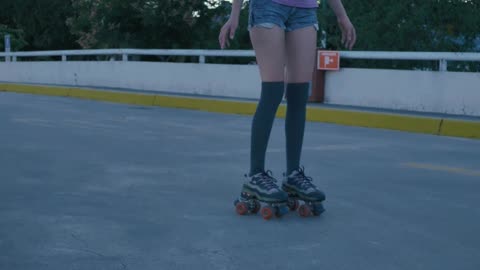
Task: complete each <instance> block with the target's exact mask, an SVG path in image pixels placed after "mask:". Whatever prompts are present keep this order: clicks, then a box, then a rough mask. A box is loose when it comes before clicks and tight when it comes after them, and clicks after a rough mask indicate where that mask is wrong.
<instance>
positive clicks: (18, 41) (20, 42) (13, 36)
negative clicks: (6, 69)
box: [0, 24, 27, 52]
mask: <svg viewBox="0 0 480 270" xmlns="http://www.w3.org/2000/svg"><path fill="white" fill-rule="evenodd" d="M5 35H10V45H11V50H12V51H19V50H22V49H23V48H24V47H25V46H26V45H27V42H26V41H25V38H24V34H23V31H22V30H19V29H11V28H9V27H7V26H6V25H2V24H0V38H1V42H0V52H3V51H5V44H4V42H3V39H4V37H5Z"/></svg>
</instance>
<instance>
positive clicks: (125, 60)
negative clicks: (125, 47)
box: [122, 53, 128, 62]
mask: <svg viewBox="0 0 480 270" xmlns="http://www.w3.org/2000/svg"><path fill="white" fill-rule="evenodd" d="M122 61H123V62H127V61H128V54H126V53H124V54H122Z"/></svg>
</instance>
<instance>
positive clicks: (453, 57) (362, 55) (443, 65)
mask: <svg viewBox="0 0 480 270" xmlns="http://www.w3.org/2000/svg"><path fill="white" fill-rule="evenodd" d="M100 55H103V56H105V55H109V56H114V55H116V56H121V57H122V61H128V60H129V56H134V55H136V56H145V55H149V56H198V57H199V63H205V59H206V57H255V52H254V51H252V50H169V49H99V50H67V51H35V52H5V53H0V57H3V58H5V61H7V62H9V61H14V62H15V61H17V59H18V58H20V57H49V56H60V57H61V60H62V61H68V57H70V56H100ZM340 55H341V57H342V58H345V59H370V60H419V61H438V63H439V70H440V71H447V67H448V61H472V62H480V53H451V52H387V51H383V52H374V51H341V52H340ZM112 60H113V58H112Z"/></svg>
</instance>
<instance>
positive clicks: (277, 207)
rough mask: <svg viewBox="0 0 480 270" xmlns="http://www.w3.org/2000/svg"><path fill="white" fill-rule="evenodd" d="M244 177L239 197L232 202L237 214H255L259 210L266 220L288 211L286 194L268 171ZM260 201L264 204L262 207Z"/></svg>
mask: <svg viewBox="0 0 480 270" xmlns="http://www.w3.org/2000/svg"><path fill="white" fill-rule="evenodd" d="M245 177H246V178H247V179H248V180H247V181H246V182H245V183H244V184H243V188H242V193H241V195H240V198H238V199H237V200H235V202H234V205H235V209H236V211H237V213H238V214H239V215H247V214H257V213H258V211H260V213H261V215H262V217H263V218H264V219H266V220H268V219H271V218H272V217H273V216H277V217H281V216H283V215H285V214H286V213H288V207H287V200H288V195H287V193H286V192H284V191H283V190H281V189H280V187H278V185H277V184H276V182H277V180H275V179H274V178H273V177H272V173H271V172H270V171H267V172H261V173H258V174H255V175H253V176H251V177H249V176H247V175H245ZM261 203H264V204H266V205H265V206H263V207H262V204H261Z"/></svg>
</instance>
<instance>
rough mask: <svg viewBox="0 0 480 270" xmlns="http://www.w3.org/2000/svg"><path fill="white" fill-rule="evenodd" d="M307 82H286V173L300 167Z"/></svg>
mask: <svg viewBox="0 0 480 270" xmlns="http://www.w3.org/2000/svg"><path fill="white" fill-rule="evenodd" d="M308 90H309V83H289V84H287V116H286V119H285V136H286V141H287V175H289V174H291V173H292V172H293V171H294V170H296V169H298V168H299V167H300V156H301V154H302V145H303V135H304V132H305V118H306V106H307V101H308Z"/></svg>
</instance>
